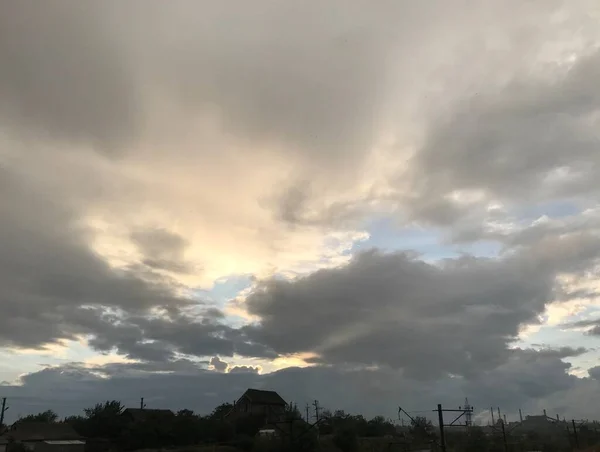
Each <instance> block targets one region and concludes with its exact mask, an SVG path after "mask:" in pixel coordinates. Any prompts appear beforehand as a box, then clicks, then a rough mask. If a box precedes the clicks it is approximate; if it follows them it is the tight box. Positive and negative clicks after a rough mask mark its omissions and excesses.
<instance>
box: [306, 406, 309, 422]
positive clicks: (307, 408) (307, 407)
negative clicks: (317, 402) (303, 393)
mask: <svg viewBox="0 0 600 452" xmlns="http://www.w3.org/2000/svg"><path fill="white" fill-rule="evenodd" d="M309 409H310V405H309V404H308V403H307V404H306V423H307V424H310V415H309V414H308V410H309Z"/></svg>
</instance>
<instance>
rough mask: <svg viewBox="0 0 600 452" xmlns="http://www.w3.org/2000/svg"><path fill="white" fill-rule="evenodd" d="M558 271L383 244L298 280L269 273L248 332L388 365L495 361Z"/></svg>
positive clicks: (471, 366) (418, 367) (532, 315)
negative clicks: (425, 255)
mask: <svg viewBox="0 0 600 452" xmlns="http://www.w3.org/2000/svg"><path fill="white" fill-rule="evenodd" d="M553 286H554V273H553V271H550V270H549V269H548V268H545V267H543V266H539V265H538V262H537V261H535V260H530V259H529V258H528V257H527V256H525V255H515V256H512V257H507V258H504V259H498V260H494V259H483V258H481V259H479V258H474V257H463V258H459V259H449V260H446V261H444V262H443V263H441V264H440V265H432V264H428V263H425V262H423V261H421V260H419V259H416V258H411V257H409V256H407V255H405V254H403V253H390V254H384V253H381V252H379V251H376V250H372V251H369V252H365V253H362V254H359V255H356V256H355V257H354V258H353V259H352V261H351V262H350V263H349V264H348V265H347V266H345V267H341V268H337V269H332V270H320V271H318V272H316V273H314V274H312V275H309V276H306V277H304V278H300V279H298V280H295V281H279V280H270V281H265V282H263V283H262V285H260V286H259V287H258V288H257V289H256V290H255V291H254V292H253V293H252V294H250V295H249V296H248V298H247V301H246V306H247V308H248V310H249V312H250V313H252V314H254V315H257V316H259V317H260V318H261V321H260V323H259V324H258V325H255V326H250V327H246V328H245V330H246V331H247V333H248V335H249V337H251V338H254V339H255V340H256V341H258V342H260V343H264V344H268V345H270V346H271V347H273V349H274V350H275V351H277V352H279V353H292V352H317V353H318V354H319V355H320V358H319V359H317V362H326V363H331V362H335V363H344V362H347V363H353V362H354V363H364V364H379V365H390V366H393V367H396V368H401V369H403V370H404V371H405V372H406V373H408V374H418V375H420V376H426V377H438V376H440V375H441V374H443V373H452V374H456V375H465V374H471V373H473V372H477V371H478V370H482V369H486V368H493V367H495V366H497V365H498V364H499V363H501V362H503V361H504V360H505V359H506V356H507V353H508V352H507V349H506V347H507V345H508V344H509V343H510V342H512V341H513V340H515V339H516V336H517V334H518V331H519V327H520V325H523V324H527V323H531V322H533V323H535V322H536V319H537V316H538V315H539V314H541V313H542V312H543V311H544V308H545V305H546V303H547V302H548V301H550V300H551V299H552V291H553Z"/></svg>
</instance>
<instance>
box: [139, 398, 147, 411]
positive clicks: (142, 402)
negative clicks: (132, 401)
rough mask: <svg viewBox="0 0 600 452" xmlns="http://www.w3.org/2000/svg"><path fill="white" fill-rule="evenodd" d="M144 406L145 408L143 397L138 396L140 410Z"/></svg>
mask: <svg viewBox="0 0 600 452" xmlns="http://www.w3.org/2000/svg"><path fill="white" fill-rule="evenodd" d="M144 408H146V404H145V403H144V398H143V397H141V398H140V410H143V409H144Z"/></svg>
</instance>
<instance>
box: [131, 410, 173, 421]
mask: <svg viewBox="0 0 600 452" xmlns="http://www.w3.org/2000/svg"><path fill="white" fill-rule="evenodd" d="M126 414H127V415H129V416H131V418H132V419H133V420H134V421H136V422H138V421H140V422H142V421H146V420H148V419H156V418H162V419H164V418H171V417H173V416H175V413H173V412H172V411H171V410H162V409H152V408H144V409H142V408H126V409H125V410H124V411H123V413H122V416H124V415H126Z"/></svg>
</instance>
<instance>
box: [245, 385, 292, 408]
mask: <svg viewBox="0 0 600 452" xmlns="http://www.w3.org/2000/svg"><path fill="white" fill-rule="evenodd" d="M242 397H246V398H248V400H250V402H252V403H259V404H261V405H287V404H286V402H285V400H283V399H282V398H281V396H280V395H279V394H277V393H276V392H275V391H264V390H262V389H248V390H247V391H246V392H244V394H243V395H242Z"/></svg>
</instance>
